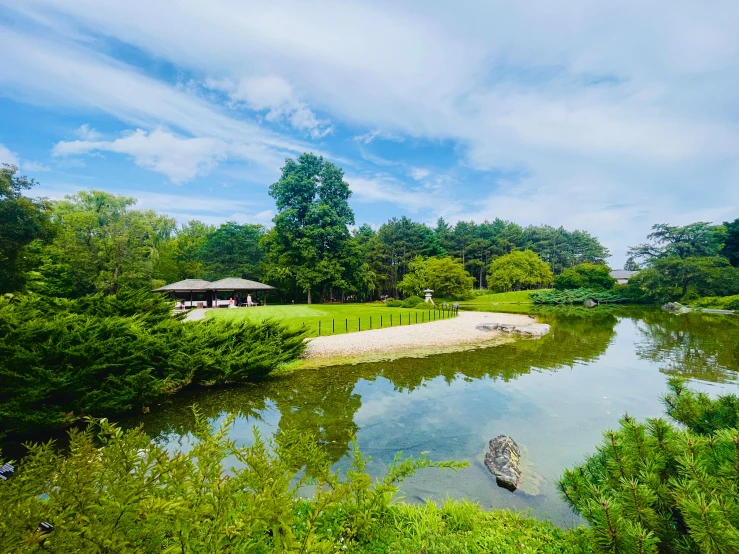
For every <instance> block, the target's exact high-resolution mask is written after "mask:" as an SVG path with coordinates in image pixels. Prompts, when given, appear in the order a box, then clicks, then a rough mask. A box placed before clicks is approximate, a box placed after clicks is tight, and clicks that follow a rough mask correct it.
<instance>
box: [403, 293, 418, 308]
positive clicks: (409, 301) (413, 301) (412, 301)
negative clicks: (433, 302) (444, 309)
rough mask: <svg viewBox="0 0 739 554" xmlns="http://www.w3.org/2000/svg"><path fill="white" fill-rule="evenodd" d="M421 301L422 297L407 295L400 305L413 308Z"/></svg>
mask: <svg viewBox="0 0 739 554" xmlns="http://www.w3.org/2000/svg"><path fill="white" fill-rule="evenodd" d="M422 302H423V298H421V297H420V296H415V295H414V296H409V297H408V298H406V299H405V300H403V304H402V307H403V308H415V307H416V306H418V305H419V304H421V303H422Z"/></svg>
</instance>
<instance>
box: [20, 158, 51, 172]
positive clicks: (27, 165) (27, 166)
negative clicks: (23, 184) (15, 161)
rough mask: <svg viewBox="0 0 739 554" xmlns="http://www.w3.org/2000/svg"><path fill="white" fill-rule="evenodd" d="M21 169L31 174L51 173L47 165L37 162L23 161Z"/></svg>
mask: <svg viewBox="0 0 739 554" xmlns="http://www.w3.org/2000/svg"><path fill="white" fill-rule="evenodd" d="M21 169H22V170H23V171H31V172H37V171H51V168H50V167H49V166H48V165H44V164H42V163H39V162H31V161H28V160H23V162H21Z"/></svg>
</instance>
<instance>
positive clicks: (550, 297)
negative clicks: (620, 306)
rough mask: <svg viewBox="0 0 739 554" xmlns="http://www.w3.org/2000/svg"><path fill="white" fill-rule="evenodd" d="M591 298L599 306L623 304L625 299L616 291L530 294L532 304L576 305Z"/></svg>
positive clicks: (554, 291)
mask: <svg viewBox="0 0 739 554" xmlns="http://www.w3.org/2000/svg"><path fill="white" fill-rule="evenodd" d="M589 298H592V299H593V300H595V301H597V302H598V303H599V304H614V303H618V302H625V301H626V297H625V296H624V295H622V294H621V293H620V292H619V291H618V290H593V289H574V290H549V291H538V292H533V293H531V301H532V302H533V303H534V304H578V303H582V302H585V301H586V300H587V299H589Z"/></svg>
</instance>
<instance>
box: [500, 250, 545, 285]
mask: <svg viewBox="0 0 739 554" xmlns="http://www.w3.org/2000/svg"><path fill="white" fill-rule="evenodd" d="M553 278H554V277H553V275H552V270H551V269H550V268H549V265H548V264H547V263H546V262H544V261H542V259H541V258H539V256H537V255H536V253H535V252H532V251H531V250H524V251H516V252H511V253H510V254H506V255H505V256H501V257H500V258H497V259H495V260H493V263H491V264H490V273H489V275H488V283H489V286H490V288H491V289H493V290H495V291H500V292H504V291H511V290H526V289H535V288H542V287H547V286H549V285H551V284H552V280H553Z"/></svg>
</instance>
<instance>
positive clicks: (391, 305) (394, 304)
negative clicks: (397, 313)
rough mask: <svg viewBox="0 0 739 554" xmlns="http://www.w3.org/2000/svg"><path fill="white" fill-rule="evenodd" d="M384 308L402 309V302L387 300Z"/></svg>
mask: <svg viewBox="0 0 739 554" xmlns="http://www.w3.org/2000/svg"><path fill="white" fill-rule="evenodd" d="M385 306H387V307H388V308H402V307H403V301H402V300H388V301H387V302H385Z"/></svg>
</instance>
